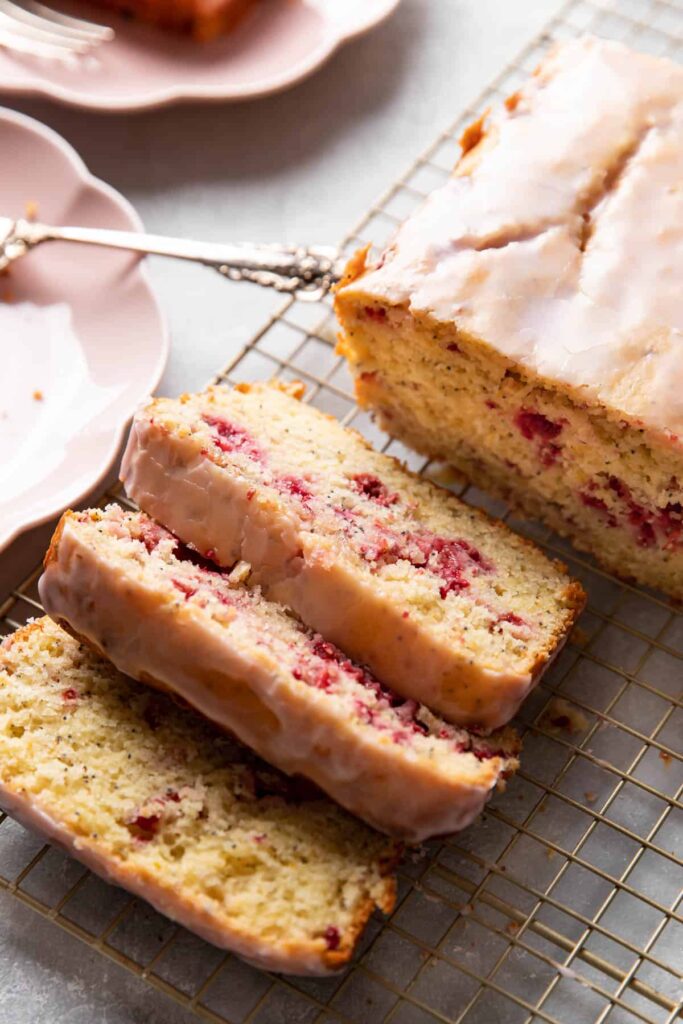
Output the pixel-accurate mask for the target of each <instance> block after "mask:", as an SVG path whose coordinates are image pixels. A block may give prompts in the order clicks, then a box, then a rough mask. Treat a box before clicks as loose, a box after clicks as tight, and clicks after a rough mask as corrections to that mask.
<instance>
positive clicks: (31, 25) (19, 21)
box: [0, 0, 90, 56]
mask: <svg viewBox="0 0 683 1024" xmlns="http://www.w3.org/2000/svg"><path fill="white" fill-rule="evenodd" d="M0 28H2V29H3V30H4V35H5V37H7V38H6V41H5V45H8V46H11V45H12V40H14V41H15V45H14V47H13V48H14V49H20V48H21V49H22V52H31V50H30V49H28V48H27V45H28V43H35V44H41V45H44V46H48V47H52V48H54V49H56V50H61V51H62V54H64V53H85V52H86V50H88V49H90V43H87V42H85V41H84V40H82V39H78V38H75V37H73V36H70V35H67V34H65V33H63V32H60V31H55V30H54V29H53V28H52V27H50V25H49V22H44V21H41V20H40V19H38V18H36V17H35V16H33V15H28V16H27V12H26V11H24V10H22V8H20V7H18V6H17V5H16V4H14V3H13V2H12V0H0ZM17 40H22V41H23V42H24V43H25V44H26V45H25V46H22V47H20V46H19V44H18V42H17ZM41 56H45V54H41Z"/></svg>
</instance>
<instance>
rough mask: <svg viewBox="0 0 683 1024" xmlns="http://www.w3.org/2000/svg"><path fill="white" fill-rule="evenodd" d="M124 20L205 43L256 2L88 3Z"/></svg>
mask: <svg viewBox="0 0 683 1024" xmlns="http://www.w3.org/2000/svg"><path fill="white" fill-rule="evenodd" d="M92 2H93V3H95V4H97V6H99V7H108V8H110V9H112V10H115V11H119V12H120V13H121V14H123V15H125V16H126V17H128V18H134V19H135V20H136V21H141V22H145V23H146V24H148V25H156V26H158V27H159V28H164V29H171V30H172V31H174V32H182V33H184V34H186V35H190V36H192V37H193V38H194V39H196V40H197V41H199V42H206V41H207V40H209V39H213V38H214V37H216V36H219V35H224V34H226V33H227V32H232V30H233V29H235V28H237V26H238V25H239V23H240V22H241V21H242V19H243V18H244V16H245V15H246V13H247V12H248V11H250V10H251V9H253V8H254V7H256V6H257V4H258V3H259V0H92Z"/></svg>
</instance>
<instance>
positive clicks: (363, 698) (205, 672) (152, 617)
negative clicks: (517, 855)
mask: <svg viewBox="0 0 683 1024" xmlns="http://www.w3.org/2000/svg"><path fill="white" fill-rule="evenodd" d="M241 575H243V567H242V566H238V568H237V569H236V570H235V572H233V573H232V574H227V573H226V572H224V571H221V570H219V569H218V568H217V567H216V566H215V565H213V564H210V563H208V562H205V561H204V560H202V559H201V558H199V557H198V556H197V555H196V554H195V553H194V552H192V551H190V550H189V549H188V548H187V547H185V546H184V545H183V544H181V543H180V542H179V541H177V540H176V538H175V537H173V536H172V535H171V534H170V533H169V532H168V531H167V530H165V529H163V528H162V527H160V526H158V525H157V524H156V523H155V522H153V521H152V520H151V519H150V518H149V517H148V516H146V515H144V513H140V512H138V513H131V512H124V511H123V510H122V509H121V508H120V507H119V506H118V505H112V506H110V507H109V508H107V509H105V510H104V511H100V510H97V509H94V510H91V511H87V512H67V513H65V515H64V516H63V517H62V520H61V523H60V525H59V527H58V529H57V532H56V533H55V536H54V539H53V541H52V545H51V547H50V550H49V552H48V555H47V557H46V560H45V573H44V575H43V577H42V579H41V581H40V593H41V596H42V599H43V604H44V605H45V609H46V611H47V612H48V613H49V614H50V615H51V616H52V617H53V618H54V619H56V620H57V621H58V622H59V623H60V624H61V625H63V626H65V627H66V628H67V629H69V631H71V632H73V633H74V635H77V636H78V637H79V638H82V639H84V640H86V641H87V642H89V643H90V644H91V645H92V646H93V647H94V648H96V649H97V650H99V651H101V652H103V653H104V654H105V655H106V657H108V658H109V659H110V660H111V661H112V662H113V663H114V665H116V667H117V668H118V669H120V670H121V671H122V672H125V673H126V674H127V675H129V676H132V677H133V678H135V679H138V680H140V681H142V682H146V683H151V684H152V685H153V686H157V687H159V688H161V689H165V690H169V691H171V692H172V693H174V694H177V695H178V696H180V697H182V698H184V699H185V700H186V701H187V702H188V703H189V704H191V705H192V706H193V707H195V708H196V709H197V710H198V711H200V712H201V713H202V714H204V715H205V716H206V717H207V718H210V719H211V720H213V721H214V722H216V723H217V724H218V725H220V726H222V727H223V728H225V729H228V730H230V731H231V732H232V733H233V734H234V735H236V736H237V737H238V739H240V740H242V741H243V742H244V743H246V744H248V745H249V746H250V747H252V748H253V749H254V750H255V751H256V752H257V753H258V754H260V755H261V756H262V757H264V758H265V759H266V760H268V761H269V762H270V763H271V764H274V765H276V766H277V767H278V768H281V769H284V770H285V771H287V772H289V773H298V774H300V775H303V776H306V777H307V778H309V779H311V780H312V781H313V782H315V783H317V785H319V786H320V788H321V789H323V790H324V791H325V792H326V793H327V794H328V795H329V796H331V797H333V798H334V799H335V800H337V801H338V802H339V803H341V804H342V805H343V806H344V807H346V809H347V810H349V811H353V812H354V813H355V814H358V815H359V816H360V817H362V818H364V819H365V820H366V821H367V822H369V823H370V824H372V825H374V826H376V827H377V828H379V829H381V830H383V831H385V832H388V833H391V834H393V835H395V836H397V837H400V838H402V839H406V840H410V841H411V842H421V841H422V840H424V839H427V838H429V837H430V836H434V835H443V834H446V833H451V832H455V831H457V830H458V829H462V828H464V827H465V826H466V825H468V824H469V823H470V822H471V821H472V820H473V818H475V817H476V816H477V815H478V814H479V813H480V812H481V810H482V808H483V806H484V804H485V802H486V800H487V799H488V797H489V796H490V795H491V792H492V791H493V789H494V788H495V787H496V785H497V784H500V785H502V780H503V778H504V777H505V776H506V775H508V774H510V773H511V772H512V771H513V770H514V768H515V767H516V766H517V761H516V759H515V754H516V752H517V750H518V748H519V743H518V740H517V737H516V735H515V734H514V732H513V731H512V730H510V729H508V730H505V731H503V732H501V733H497V734H495V735H494V736H492V737H490V738H489V739H482V738H481V737H477V736H473V735H471V734H470V733H467V732H466V731H465V730H464V729H459V728H456V727H455V726H452V725H448V724H447V723H446V722H444V721H443V719H440V718H438V717H436V716H435V715H433V714H432V713H431V712H429V711H428V710H427V709H426V708H425V707H420V706H419V705H418V704H417V703H416V702H415V701H411V700H403V699H402V698H400V697H396V696H395V694H393V693H391V692H389V691H388V690H386V689H385V688H384V687H383V686H382V685H381V683H379V682H378V680H377V679H376V678H375V677H374V676H373V675H372V674H371V673H370V672H369V671H368V670H367V669H365V668H361V667H360V666H358V665H355V664H353V663H352V662H351V661H349V660H348V658H346V657H345V656H344V655H343V654H342V652H341V651H340V650H339V649H338V648H337V647H335V646H334V644H332V643H330V642H329V641H327V640H324V639H323V638H322V637H321V636H320V635H319V634H316V633H313V632H311V631H310V630H308V629H306V628H305V627H304V626H302V625H301V624H300V623H299V622H298V621H297V620H296V619H294V618H292V616H291V615H289V614H287V612H286V611H285V609H283V608H281V607H280V606H279V605H276V604H273V603H272V602H270V601H266V600H265V598H263V597H262V596H261V594H260V593H259V592H258V590H248V589H247V588H246V587H245V586H243V585H241V584H240V583H239V582H238V580H239V578H240V576H241Z"/></svg>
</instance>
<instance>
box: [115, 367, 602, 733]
mask: <svg viewBox="0 0 683 1024" xmlns="http://www.w3.org/2000/svg"><path fill="white" fill-rule="evenodd" d="M300 393H301V388H300V386H298V389H297V386H285V385H278V384H277V383H271V384H259V385H242V386H239V387H237V388H236V389H234V390H232V389H228V388H220V387H215V388H210V389H209V390H208V391H206V392H205V393H203V394H199V395H186V396H184V397H182V398H180V399H178V400H170V399H156V400H155V401H152V402H151V403H150V404H149V405H148V406H147V407H146V408H144V409H142V410H141V411H140V412H139V413H138V414H137V416H136V418H135V421H134V423H133V428H132V431H131V436H130V440H129V443H128V448H127V451H126V454H125V456H124V461H123V466H122V479H123V480H124V482H125V485H126V488H127V490H128V493H129V494H130V496H131V497H132V498H134V499H135V501H137V502H138V504H139V505H140V506H141V507H142V508H143V509H144V510H145V511H147V512H148V513H149V514H150V515H152V516H153V517H154V518H155V519H157V520H158V521H159V522H162V523H163V524H164V525H165V526H167V527H168V528H169V529H170V530H172V531H173V533H175V534H176V535H177V536H178V537H180V538H181V539H182V540H183V541H184V542H186V543H187V544H190V545H192V547H193V548H194V549H195V550H197V551H198V552H200V553H201V554H202V555H203V556H205V557H206V558H208V559H211V560H212V561H215V562H216V563H218V564H219V565H222V566H232V565H234V564H235V563H236V562H237V561H238V560H243V561H246V562H247V563H248V564H249V565H250V567H251V577H250V579H251V582H252V583H253V584H256V585H260V586H261V587H262V588H263V592H264V594H265V595H266V596H267V597H269V598H270V599H271V600H276V601H279V602H280V603H282V604H283V605H285V606H286V607H289V608H292V609H293V610H294V611H295V612H296V613H297V614H298V615H299V616H300V618H301V619H302V620H303V621H304V622H306V623H307V624H308V625H309V626H310V627H311V628H313V629H315V630H317V631H318V632H319V633H321V634H322V635H323V636H324V637H325V638H326V639H327V640H329V641H331V642H332V643H334V644H337V645H338V646H339V647H340V648H341V649H342V650H344V651H345V652H346V653H347V654H348V655H349V656H350V657H352V658H354V659H355V660H356V661H358V662H360V663H363V664H367V665H368V666H369V667H370V668H371V670H372V671H373V672H374V673H375V674H376V675H377V677H378V678H379V679H381V680H382V682H383V683H385V684H386V685H387V686H389V687H391V688H392V689H394V690H396V691H397V692H398V693H400V694H401V695H402V696H404V697H407V698H409V699H413V700H416V701H419V702H420V703H422V704H425V705H427V706H428V707H430V708H432V709H433V710H435V711H438V712H439V713H440V714H442V715H443V716H444V717H445V718H447V719H448V720H449V721H453V722H456V723H458V724H461V725H465V726H472V727H475V728H477V729H485V730H490V729H494V728H496V727H498V726H500V725H503V724H504V723H505V722H507V721H508V720H509V719H510V718H511V717H512V716H513V715H514V713H515V711H516V710H517V707H518V706H519V703H520V702H521V700H522V699H523V698H524V697H525V695H526V694H527V693H528V692H529V689H530V688H531V687H532V686H533V685H534V683H535V682H536V681H537V680H538V678H539V677H540V675H541V673H542V671H543V669H544V668H545V667H546V666H547V665H548V664H549V662H550V661H551V659H552V658H553V657H554V655H555V654H556V653H557V651H558V650H559V649H560V647H561V646H562V644H563V643H564V641H565V640H566V638H567V634H568V631H569V629H570V627H571V625H572V623H573V621H574V619H575V618H576V616H577V614H578V612H579V610H580V608H581V605H582V602H583V593H582V590H581V588H580V586H579V585H578V584H576V583H572V582H571V581H570V580H569V579H568V578H567V576H566V574H565V570H564V568H563V567H562V566H560V565H558V564H557V563H553V562H550V561H549V560H548V559H547V558H546V557H545V556H544V555H543V554H542V553H541V552H540V551H539V550H538V549H537V548H535V547H534V546H533V545H532V544H530V543H529V542H527V541H525V540H523V539H521V538H520V537H517V536H516V535H515V534H513V533H512V532H511V531H510V530H509V529H508V528H507V527H505V526H504V525H503V524H502V523H500V522H495V521H492V520H491V519H489V518H488V517H487V516H485V515H484V514H483V513H481V512H479V511H478V510H475V509H472V508H470V507H469V506H467V505H465V504H464V503H462V502H461V501H459V500H458V499H457V498H455V497H454V496H453V495H451V494H450V493H449V492H447V491H445V490H443V489H441V488H437V487H435V486H434V485H433V484H431V483H430V482H428V481H426V480H423V479H421V478H420V477H418V476H416V475H415V474H413V473H410V472H408V471H407V470H406V469H405V468H404V467H403V466H401V465H400V464H399V463H398V462H397V461H396V460H394V459H392V458H390V457H388V456H386V455H381V454H380V453H378V452H376V451H374V450H373V449H372V448H371V447H370V446H369V445H368V444H367V442H366V441H365V440H364V439H363V438H362V437H361V436H360V435H359V434H358V433H356V432H355V431H352V430H348V429H346V428H345V427H343V426H342V425H341V424H340V423H338V422H337V421H336V420H335V419H333V418H332V417H330V416H326V415H324V414H323V413H321V412H320V411H318V410H317V409H315V408H313V407H312V406H310V405H305V404H303V403H301V402H299V401H297V398H296V397H295V395H296V394H300Z"/></svg>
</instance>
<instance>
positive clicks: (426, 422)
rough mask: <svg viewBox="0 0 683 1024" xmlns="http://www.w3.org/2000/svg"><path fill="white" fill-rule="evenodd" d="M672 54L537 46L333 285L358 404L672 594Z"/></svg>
mask: <svg viewBox="0 0 683 1024" xmlns="http://www.w3.org/2000/svg"><path fill="white" fill-rule="evenodd" d="M681 181H683V68H681V67H680V65H678V64H674V63H673V62H671V61H668V60H662V59H657V58H654V57H651V56H647V55H643V54H638V53H633V52H632V51H631V50H629V49H627V48H626V47H625V46H623V45H621V44H619V43H612V42H605V41H603V40H599V39H594V38H585V39H577V40H572V41H570V42H567V43H565V44H563V45H561V46H559V47H555V48H553V49H552V50H551V51H550V53H549V54H548V56H547V57H546V58H545V59H544V60H543V61H542V63H541V65H540V66H539V68H538V69H537V71H536V72H535V74H534V75H533V77H532V78H530V80H529V81H528V82H527V83H526V84H525V85H523V86H522V88H521V89H520V91H519V92H517V93H515V94H514V95H513V96H510V97H509V98H508V100H507V101H506V102H505V104H504V105H503V106H502V108H501V109H500V110H497V111H495V112H493V113H488V112H487V113H486V114H484V115H483V116H482V117H481V118H480V119H479V120H478V121H477V122H475V124H473V125H472V126H470V128H469V129H468V130H467V131H466V132H465V134H464V135H463V138H462V156H461V159H460V161H459V162H458V165H457V167H456V169H455V173H454V175H453V176H452V178H451V179H450V181H449V182H448V183H447V184H446V185H444V186H443V188H440V189H439V190H437V191H436V192H435V193H433V195H432V196H431V197H430V198H429V199H428V200H427V202H426V203H425V204H424V205H423V206H422V207H421V208H420V209H418V210H417V212H416V213H415V214H414V215H413V216H412V217H410V218H409V219H408V221H407V222H406V223H405V224H404V225H403V227H402V228H401V229H400V230H399V232H398V235H397V237H396V239H395V240H394V241H393V243H392V244H391V245H390V246H389V248H388V249H387V251H386V252H384V253H383V254H382V256H381V257H380V258H379V260H377V261H372V262H368V260H367V255H366V254H365V253H360V254H359V255H358V256H357V257H356V258H355V259H354V260H352V262H351V264H350V266H349V269H348V275H347V280H346V283H345V284H344V285H343V286H342V287H341V289H340V290H339V292H338V294H337V298H336V309H337V314H338V317H339V320H340V323H341V325H342V334H341V351H343V352H344V353H345V355H346V356H347V358H348V360H349V364H350V367H351V370H352V372H353V374H354V377H355V381H356V394H357V397H358V400H359V402H360V404H361V405H363V406H365V407H366V408H368V409H372V410H373V411H374V412H375V413H376V415H377V418H378V421H379V423H380V424H381V426H382V427H383V428H384V429H386V430H387V431H388V432H389V433H390V434H392V435H393V436H395V437H398V438H401V439H402V440H403V441H405V442H406V444H409V445H411V446H412V447H413V448H415V449H417V450H418V451H420V452H422V453H424V454H425V455H428V456H430V457H433V458H439V459H444V460H446V461H448V462H449V463H451V464H452V465H454V466H456V467H457V468H458V469H459V470H462V471H463V472H464V473H465V474H466V475H467V476H468V477H470V478H471V479H472V480H474V481H476V482H477V484H478V485H479V486H482V487H486V488H487V489H488V490H489V491H491V492H493V493H495V494H498V495H500V496H502V497H503V498H505V499H506V500H509V501H511V502H512V503H513V504H514V505H517V506H518V507H520V508H521V509H522V510H523V511H525V512H526V513H528V514H529V515H531V516H534V517H537V518H541V519H543V520H545V522H546V523H547V524H548V525H549V526H550V527H552V528H553V529H554V530H556V531H557V532H559V533H561V534H564V535H565V536H568V537H570V538H571V539H572V541H573V542H574V544H575V545H576V546H577V547H578V548H580V549H582V550H585V551H589V552H591V553H592V554H593V555H594V556H595V557H596V558H597V559H598V561H599V562H601V563H602V565H604V566H605V567H606V568H607V569H608V570H610V571H611V572H614V573H616V574H617V575H618V576H621V577H625V578H628V579H635V580H637V581H638V582H640V583H643V584H646V585H648V586H651V587H657V588H659V589H661V590H663V591H664V592H665V593H667V594H670V595H671V596H672V597H674V598H677V599H679V600H681V599H683V388H682V387H681V381H683V334H682V331H683V289H682V288H681V266H682V265H683V189H682V188H681Z"/></svg>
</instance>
